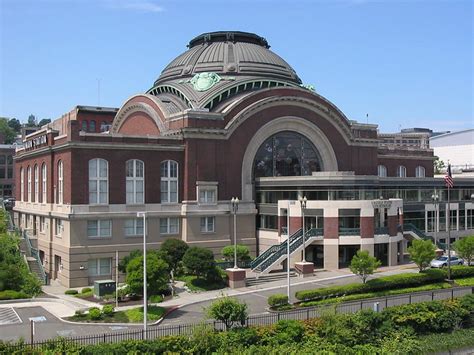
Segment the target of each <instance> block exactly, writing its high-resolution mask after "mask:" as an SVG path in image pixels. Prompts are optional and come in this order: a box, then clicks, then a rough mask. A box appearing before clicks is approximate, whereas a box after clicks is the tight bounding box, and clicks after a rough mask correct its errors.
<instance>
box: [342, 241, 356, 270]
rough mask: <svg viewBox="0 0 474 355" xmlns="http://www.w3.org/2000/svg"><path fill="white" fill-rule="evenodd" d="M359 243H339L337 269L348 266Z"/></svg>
mask: <svg viewBox="0 0 474 355" xmlns="http://www.w3.org/2000/svg"><path fill="white" fill-rule="evenodd" d="M359 249H360V245H339V269H342V268H345V267H349V265H350V263H351V261H352V258H353V257H354V255H356V253H357V251H358V250H359Z"/></svg>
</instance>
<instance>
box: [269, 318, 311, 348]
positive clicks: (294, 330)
mask: <svg viewBox="0 0 474 355" xmlns="http://www.w3.org/2000/svg"><path fill="white" fill-rule="evenodd" d="M274 329H275V340H276V341H277V342H278V343H280V344H285V343H293V342H296V343H298V342H300V341H301V340H302V339H303V335H304V331H305V327H304V324H303V323H301V322H299V321H296V320H280V321H278V322H277V324H275V328H274Z"/></svg>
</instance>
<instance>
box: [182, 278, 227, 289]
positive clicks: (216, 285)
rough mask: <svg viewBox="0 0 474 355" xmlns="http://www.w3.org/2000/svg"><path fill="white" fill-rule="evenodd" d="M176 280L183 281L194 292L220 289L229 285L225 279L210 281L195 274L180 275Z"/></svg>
mask: <svg viewBox="0 0 474 355" xmlns="http://www.w3.org/2000/svg"><path fill="white" fill-rule="evenodd" d="M176 280H179V281H183V282H185V283H186V286H187V287H188V288H189V290H190V291H192V292H202V291H212V290H220V289H223V288H225V287H227V285H226V283H225V282H224V281H217V282H209V281H207V280H205V279H200V278H197V276H194V275H184V276H179V277H177V278H176Z"/></svg>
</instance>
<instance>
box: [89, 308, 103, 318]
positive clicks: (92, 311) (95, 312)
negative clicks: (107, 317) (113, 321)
mask: <svg viewBox="0 0 474 355" xmlns="http://www.w3.org/2000/svg"><path fill="white" fill-rule="evenodd" d="M101 318H102V313H101V311H100V309H99V308H97V307H92V308H89V319H91V320H99V319H101Z"/></svg>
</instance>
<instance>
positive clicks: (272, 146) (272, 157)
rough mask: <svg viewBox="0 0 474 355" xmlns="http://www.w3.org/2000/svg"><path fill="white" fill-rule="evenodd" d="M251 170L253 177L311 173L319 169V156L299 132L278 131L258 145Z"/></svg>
mask: <svg viewBox="0 0 474 355" xmlns="http://www.w3.org/2000/svg"><path fill="white" fill-rule="evenodd" d="M253 171H254V176H255V177H265V176H303V175H311V173H312V172H313V171H321V158H320V156H319V153H318V151H317V150H316V148H315V147H314V146H313V144H311V142H310V141H309V140H308V139H307V138H305V137H304V136H302V135H301V134H299V133H295V132H280V133H277V134H274V135H273V136H271V137H270V138H268V139H267V140H266V141H265V142H264V143H263V144H262V145H261V146H260V148H259V149H258V151H257V155H256V156H255V160H254V165H253Z"/></svg>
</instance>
